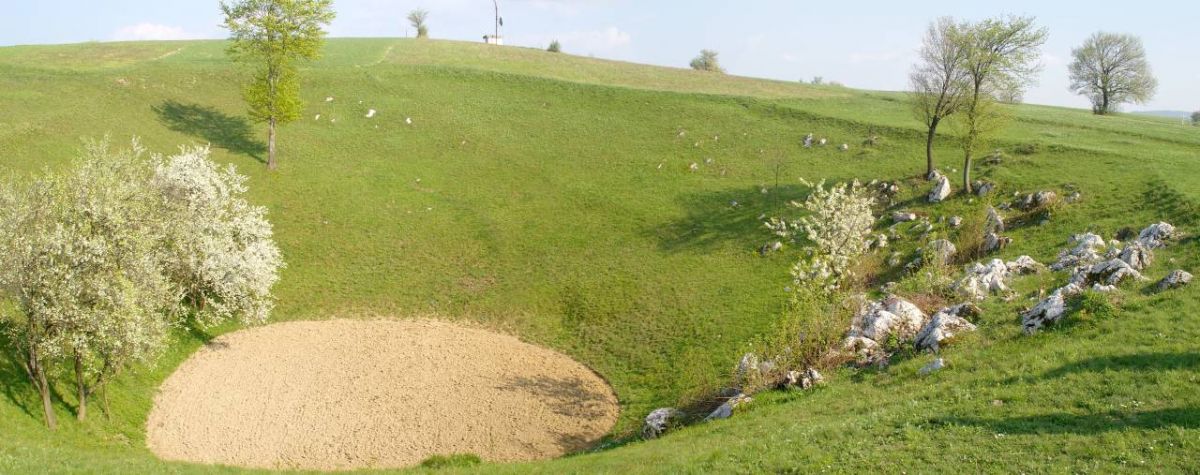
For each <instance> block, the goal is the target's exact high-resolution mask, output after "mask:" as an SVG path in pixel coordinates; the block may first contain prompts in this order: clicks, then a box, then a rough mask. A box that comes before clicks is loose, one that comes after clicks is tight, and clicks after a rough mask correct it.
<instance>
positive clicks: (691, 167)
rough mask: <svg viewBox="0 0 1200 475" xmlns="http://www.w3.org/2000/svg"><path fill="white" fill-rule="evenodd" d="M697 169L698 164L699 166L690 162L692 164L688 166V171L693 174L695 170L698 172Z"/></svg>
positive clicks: (698, 167)
mask: <svg viewBox="0 0 1200 475" xmlns="http://www.w3.org/2000/svg"><path fill="white" fill-rule="evenodd" d="M699 169H700V164H699V163H696V162H692V164H691V165H688V171H690V172H694V171H696V170H699Z"/></svg>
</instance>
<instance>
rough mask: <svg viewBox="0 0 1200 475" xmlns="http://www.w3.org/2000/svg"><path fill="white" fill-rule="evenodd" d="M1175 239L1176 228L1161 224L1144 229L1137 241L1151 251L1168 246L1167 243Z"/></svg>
mask: <svg viewBox="0 0 1200 475" xmlns="http://www.w3.org/2000/svg"><path fill="white" fill-rule="evenodd" d="M1173 237H1175V226H1172V225H1170V224H1168V223H1162V222H1160V223H1155V224H1151V225H1150V226H1148V227H1146V229H1143V230H1142V232H1140V233H1138V237H1137V240H1138V242H1141V243H1142V245H1144V246H1146V247H1148V248H1150V249H1157V248H1160V247H1163V246H1166V245H1167V244H1166V242H1165V241H1167V240H1169V239H1171V238H1173Z"/></svg>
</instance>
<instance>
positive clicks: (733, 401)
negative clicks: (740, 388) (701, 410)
mask: <svg viewBox="0 0 1200 475" xmlns="http://www.w3.org/2000/svg"><path fill="white" fill-rule="evenodd" d="M752 401H754V399H753V398H751V397H750V396H747V395H745V394H740V393H739V394H738V395H736V396H733V397H731V398H729V399H728V400H726V401H725V402H724V403H722V404H721V405H720V406H717V408H716V409H715V410H713V412H712V413H711V414H709V415H708V417H705V418H704V422H708V421H712V420H717V419H728V418H729V417H730V416H732V415H733V409H734V408H736V407H738V406H740V405H743V404H749V403H750V402H752Z"/></svg>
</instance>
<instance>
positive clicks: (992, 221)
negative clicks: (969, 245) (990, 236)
mask: <svg viewBox="0 0 1200 475" xmlns="http://www.w3.org/2000/svg"><path fill="white" fill-rule="evenodd" d="M983 232H985V233H994V234H1000V233H1002V232H1004V218H1002V217H1000V212H999V211H997V210H996V208H993V207H991V206H989V207H988V215H987V221H985V222H984V224H983Z"/></svg>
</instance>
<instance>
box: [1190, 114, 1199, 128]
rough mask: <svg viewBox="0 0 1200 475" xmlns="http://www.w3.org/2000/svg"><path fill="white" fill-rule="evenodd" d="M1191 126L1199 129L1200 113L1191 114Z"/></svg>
mask: <svg viewBox="0 0 1200 475" xmlns="http://www.w3.org/2000/svg"><path fill="white" fill-rule="evenodd" d="M1192 125H1194V126H1197V127H1200V111H1196V112H1193V113H1192Z"/></svg>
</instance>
